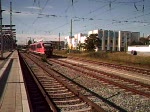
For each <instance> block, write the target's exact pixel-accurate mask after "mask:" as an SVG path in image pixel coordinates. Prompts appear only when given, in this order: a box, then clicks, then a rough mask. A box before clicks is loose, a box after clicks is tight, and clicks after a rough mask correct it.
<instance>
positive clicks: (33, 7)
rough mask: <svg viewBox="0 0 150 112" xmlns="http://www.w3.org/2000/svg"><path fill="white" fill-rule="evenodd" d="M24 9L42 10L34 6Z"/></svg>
mask: <svg viewBox="0 0 150 112" xmlns="http://www.w3.org/2000/svg"><path fill="white" fill-rule="evenodd" d="M26 8H28V9H36V10H40V9H42V8H40V7H35V6H29V7H26Z"/></svg>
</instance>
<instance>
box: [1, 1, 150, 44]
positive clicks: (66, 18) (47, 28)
mask: <svg viewBox="0 0 150 112" xmlns="http://www.w3.org/2000/svg"><path fill="white" fill-rule="evenodd" d="M1 1H2V9H3V10H5V11H4V12H3V14H2V17H3V24H10V14H9V13H10V12H9V10H10V2H12V11H13V13H12V14H13V16H12V20H13V21H12V23H13V24H15V25H16V27H15V28H16V37H17V40H18V43H20V44H24V43H26V41H28V40H29V37H31V38H32V39H35V40H38V39H44V40H58V36H59V33H60V36H61V40H64V36H68V35H70V21H71V19H72V20H73V30H72V31H73V35H74V34H77V33H88V31H90V30H95V29H105V30H124V31H132V32H140V33H141V36H142V35H143V33H144V35H145V36H147V35H150V0H1ZM72 1H73V3H72ZM17 12H20V13H17Z"/></svg>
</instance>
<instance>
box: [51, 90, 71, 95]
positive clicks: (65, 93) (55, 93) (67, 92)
mask: <svg viewBox="0 0 150 112" xmlns="http://www.w3.org/2000/svg"><path fill="white" fill-rule="evenodd" d="M48 94H49V95H56V96H57V95H58V96H59V95H67V96H68V95H70V94H72V92H70V91H66V92H63V93H57V92H54V93H51V92H49V91H48Z"/></svg>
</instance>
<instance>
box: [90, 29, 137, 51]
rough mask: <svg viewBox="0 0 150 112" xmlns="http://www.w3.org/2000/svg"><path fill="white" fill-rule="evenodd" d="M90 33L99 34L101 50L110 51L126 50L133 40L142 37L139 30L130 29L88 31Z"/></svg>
mask: <svg viewBox="0 0 150 112" xmlns="http://www.w3.org/2000/svg"><path fill="white" fill-rule="evenodd" d="M90 34H98V37H99V38H100V40H101V41H102V44H101V46H100V47H99V50H109V51H126V50H127V46H128V44H130V43H131V42H132V41H136V42H137V41H138V40H139V37H140V33H139V32H130V31H113V30H102V29H100V30H93V31H89V32H88V36H89V35H90Z"/></svg>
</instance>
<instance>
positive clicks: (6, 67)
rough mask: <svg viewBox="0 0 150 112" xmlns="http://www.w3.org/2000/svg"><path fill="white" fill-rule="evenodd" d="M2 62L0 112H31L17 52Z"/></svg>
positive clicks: (0, 66) (0, 64) (0, 69)
mask: <svg viewBox="0 0 150 112" xmlns="http://www.w3.org/2000/svg"><path fill="white" fill-rule="evenodd" d="M9 55H10V52H7V53H4V57H7V58H5V59H4V60H0V112H30V109H29V104H28V99H27V93H26V90H25V85H24V80H23V75H22V71H21V67H20V61H19V56H18V52H17V51H13V52H12V53H11V55H10V56H9Z"/></svg>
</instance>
